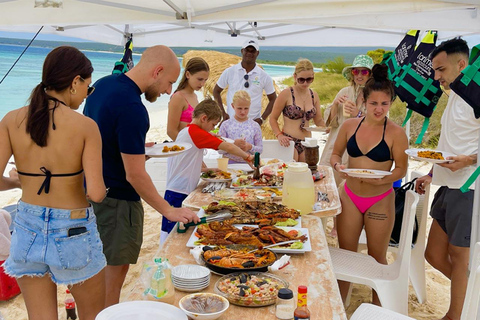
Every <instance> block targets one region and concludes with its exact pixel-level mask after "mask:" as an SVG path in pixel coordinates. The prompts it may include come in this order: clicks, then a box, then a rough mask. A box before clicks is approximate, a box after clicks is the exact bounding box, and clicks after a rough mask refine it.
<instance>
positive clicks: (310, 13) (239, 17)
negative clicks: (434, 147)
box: [0, 0, 480, 243]
mask: <svg viewBox="0 0 480 320" xmlns="http://www.w3.org/2000/svg"><path fill="white" fill-rule="evenodd" d="M479 9H480V0H413V1H404V0H388V1H384V0H369V1H363V0H343V1H342V0H293V1H292V0H208V1H207V0H135V1H132V0H0V30H3V31H19V32H20V31H29V32H35V31H37V30H38V28H39V26H44V29H43V30H42V32H44V33H53V34H58V35H62V36H70V37H79V38H83V39H89V40H94V41H98V42H104V43H110V44H117V45H121V44H124V43H125V40H126V38H128V37H129V36H130V35H133V38H134V43H135V46H137V47H138V46H140V47H145V46H151V45H154V44H166V45H169V46H188V47H219V46H222V47H225V46H236V47H240V45H241V44H242V43H243V42H244V41H245V39H247V38H256V39H258V40H259V43H260V46H309V47H314V46H392V47H394V46H396V45H397V44H398V43H399V42H400V41H401V39H402V38H403V36H404V34H405V32H406V31H407V30H409V29H420V30H437V31H438V35H439V41H441V40H444V39H447V38H451V37H453V36H458V35H463V36H467V35H473V34H480V12H479ZM476 190H477V191H480V182H479V181H478V180H477V182H476ZM479 199H480V192H476V195H475V205H474V218H473V230H472V243H475V242H476V241H479V240H480V218H479V211H480V209H479V208H480V201H479ZM477 230H478V231H477Z"/></svg>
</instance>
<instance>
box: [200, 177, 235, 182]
mask: <svg viewBox="0 0 480 320" xmlns="http://www.w3.org/2000/svg"><path fill="white" fill-rule="evenodd" d="M200 179H202V180H203V181H206V182H229V181H232V178H230V179H214V178H202V177H200Z"/></svg>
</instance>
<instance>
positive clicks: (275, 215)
mask: <svg viewBox="0 0 480 320" xmlns="http://www.w3.org/2000/svg"><path fill="white" fill-rule="evenodd" d="M223 212H229V213H231V214H232V218H230V219H228V220H225V222H227V223H229V224H248V225H260V226H267V225H275V226H284V227H294V226H300V225H301V220H300V213H299V211H298V210H295V209H291V208H288V207H286V206H284V205H283V204H280V203H275V202H265V201H239V200H231V201H218V202H217V201H214V202H211V203H210V204H209V205H208V206H204V207H203V208H202V209H200V211H199V213H198V215H199V216H200V217H202V216H208V217H212V216H215V215H216V214H221V213H223Z"/></svg>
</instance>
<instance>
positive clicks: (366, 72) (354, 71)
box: [352, 69, 370, 76]
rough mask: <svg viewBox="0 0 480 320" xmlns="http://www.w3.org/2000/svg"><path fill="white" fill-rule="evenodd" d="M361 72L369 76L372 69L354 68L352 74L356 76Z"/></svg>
mask: <svg viewBox="0 0 480 320" xmlns="http://www.w3.org/2000/svg"><path fill="white" fill-rule="evenodd" d="M360 73H361V74H362V76H368V75H369V74H370V70H368V69H363V70H359V69H352V74H353V75H354V76H358V75H359V74H360Z"/></svg>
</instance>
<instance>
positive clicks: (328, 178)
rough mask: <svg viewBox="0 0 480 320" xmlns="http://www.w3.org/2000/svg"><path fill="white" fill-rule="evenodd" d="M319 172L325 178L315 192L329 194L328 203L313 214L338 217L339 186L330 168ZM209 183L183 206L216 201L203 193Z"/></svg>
mask: <svg viewBox="0 0 480 320" xmlns="http://www.w3.org/2000/svg"><path fill="white" fill-rule="evenodd" d="M318 170H319V171H320V172H323V173H324V175H325V178H323V179H321V180H319V181H315V184H314V185H315V191H316V192H323V193H326V194H327V197H328V200H329V201H328V202H327V201H322V202H321V204H322V206H323V207H322V208H321V209H320V210H318V211H314V212H312V213H311V214H313V215H315V216H317V217H320V218H327V217H333V216H336V215H338V214H339V213H340V212H341V211H342V208H341V205H340V198H339V196H338V190H337V185H336V184H335V179H334V177H333V171H332V168H331V167H330V166H322V165H318ZM207 184H208V182H204V181H203V182H201V183H200V184H199V185H198V186H197V188H196V189H195V190H194V191H193V192H192V193H190V194H189V195H188V197H187V198H186V199H185V200H184V201H183V206H185V207H187V208H191V209H194V210H195V209H196V210H198V209H200V208H201V207H202V206H204V205H206V204H209V203H210V202H212V201H214V200H215V199H214V198H213V196H212V195H211V194H210V193H202V189H203V188H205V186H207Z"/></svg>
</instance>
